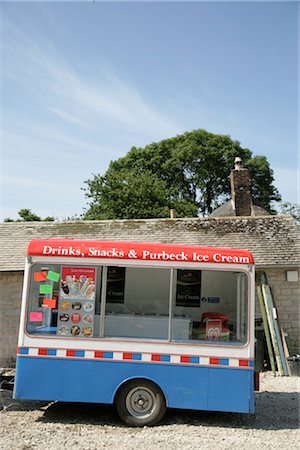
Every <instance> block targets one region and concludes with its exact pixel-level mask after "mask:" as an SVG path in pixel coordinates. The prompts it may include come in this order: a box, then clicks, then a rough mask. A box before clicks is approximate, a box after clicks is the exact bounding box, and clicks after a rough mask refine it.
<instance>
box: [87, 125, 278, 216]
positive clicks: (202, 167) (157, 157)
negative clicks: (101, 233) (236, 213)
mask: <svg viewBox="0 0 300 450" xmlns="http://www.w3.org/2000/svg"><path fill="white" fill-rule="evenodd" d="M236 156H240V157H241V158H242V159H243V161H244V166H246V167H248V168H249V172H250V177H251V190H252V197H253V199H254V200H255V201H257V202H259V203H260V204H261V205H262V206H263V207H264V208H266V209H267V210H269V211H270V210H271V202H272V201H279V200H280V199H281V197H280V195H279V193H278V191H277V189H276V188H275V187H274V185H273V181H274V178H273V171H272V170H271V168H270V165H269V163H268V161H267V158H266V157H265V156H255V157H253V156H252V152H251V151H250V150H249V149H245V148H242V147H241V146H240V143H239V142H238V141H233V140H232V139H231V138H230V136H223V135H216V134H213V133H209V132H207V131H205V130H203V129H199V130H194V131H192V132H186V133H184V134H182V135H179V136H176V137H174V138H171V139H166V140H163V141H161V142H158V143H152V144H150V145H147V146H146V147H144V148H136V147H132V148H131V150H130V151H129V152H128V153H127V154H126V155H125V156H124V157H122V158H120V159H118V160H116V161H112V162H111V163H110V165H109V168H108V170H107V171H106V173H105V174H104V175H103V176H101V175H100V174H94V175H93V176H92V178H91V179H88V180H86V181H85V183H86V185H87V187H86V188H85V189H84V190H85V192H86V197H87V198H88V199H89V201H90V204H89V208H88V210H87V212H86V214H85V216H84V217H85V219H125V218H126V219H130V218H151V217H168V216H169V210H170V209H172V208H173V209H176V213H177V216H178V217H186V216H189V217H193V216H194V217H195V216H198V215H199V214H200V215H203V216H205V215H207V214H209V213H211V211H212V210H213V209H214V208H216V207H218V206H219V205H220V204H221V203H223V202H224V201H226V200H228V199H229V198H230V183H229V174H230V171H231V169H232V168H233V163H234V158H235V157H236Z"/></svg>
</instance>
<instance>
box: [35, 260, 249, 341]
mask: <svg viewBox="0 0 300 450" xmlns="http://www.w3.org/2000/svg"><path fill="white" fill-rule="evenodd" d="M26 314H27V317H26V329H27V332H28V333H29V334H30V335H35V336H53V337H55V336H57V337H66V338H73V339H77V338H86V339H87V338H98V339H99V338H107V339H113V338H124V339H131V338H132V339H135V340H139V339H151V340H153V339H155V340H162V341H176V342H189V341H192V342H193V343H197V342H199V343H201V342H203V341H205V343H216V342H223V343H226V342H227V343H230V344H234V343H236V344H238V345H240V344H242V343H245V342H246V340H247V327H248V279H247V275H246V274H245V273H242V272H235V271H218V270H203V271H201V270H195V269H191V270H188V269H177V270H175V269H170V268H154V267H133V266H130V267H124V266H122V267H121V266H120V267H119V266H108V267H107V266H100V265H97V266H90V265H87V266H85V265H68V264H49V265H45V264H39V263H35V264H33V265H32V267H31V272H30V287H29V298H28V304H27V313H26Z"/></svg>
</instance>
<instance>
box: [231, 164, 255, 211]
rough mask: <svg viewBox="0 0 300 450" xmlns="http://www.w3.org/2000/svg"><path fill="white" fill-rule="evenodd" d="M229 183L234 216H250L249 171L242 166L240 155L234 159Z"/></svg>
mask: <svg viewBox="0 0 300 450" xmlns="http://www.w3.org/2000/svg"><path fill="white" fill-rule="evenodd" d="M230 185H231V198H232V201H233V205H234V209H235V214H236V216H251V212H252V199H251V194H250V178H249V171H248V169H245V168H243V166H242V159H241V158H240V157H237V158H235V160H234V169H233V170H232V171H231V173H230Z"/></svg>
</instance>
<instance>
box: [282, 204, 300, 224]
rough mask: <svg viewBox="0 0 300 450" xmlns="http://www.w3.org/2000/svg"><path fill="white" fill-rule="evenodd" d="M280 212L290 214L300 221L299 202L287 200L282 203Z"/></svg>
mask: <svg viewBox="0 0 300 450" xmlns="http://www.w3.org/2000/svg"><path fill="white" fill-rule="evenodd" d="M280 212H281V213H282V214H289V215H291V216H292V217H294V219H295V220H297V222H299V223H300V205H299V203H290V202H285V203H282V204H281V205H280Z"/></svg>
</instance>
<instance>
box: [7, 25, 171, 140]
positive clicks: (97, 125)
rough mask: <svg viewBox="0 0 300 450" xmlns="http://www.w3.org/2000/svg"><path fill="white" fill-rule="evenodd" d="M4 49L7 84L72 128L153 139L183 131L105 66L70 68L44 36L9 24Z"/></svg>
mask: <svg viewBox="0 0 300 450" xmlns="http://www.w3.org/2000/svg"><path fill="white" fill-rule="evenodd" d="M5 24H6V33H5V39H4V43H3V44H4V45H3V52H4V68H5V70H4V72H5V77H6V79H7V82H8V83H9V82H13V83H16V84H17V85H19V86H20V87H21V89H23V90H24V91H25V92H26V93H27V95H28V94H29V93H30V97H31V98H30V101H31V102H32V103H33V104H36V105H37V106H38V107H39V108H40V110H42V111H43V113H45V112H47V111H50V112H51V113H52V114H53V115H54V117H57V118H59V119H60V120H61V119H62V120H63V121H66V122H67V123H68V124H70V123H71V124H74V125H76V126H80V127H85V128H88V129H93V130H94V131H95V132H97V131H98V130H99V129H101V127H103V128H106V129H107V127H109V128H111V129H118V127H119V128H120V131H121V130H122V129H123V131H127V132H130V133H133V134H135V133H136V134H138V135H141V134H144V135H146V136H147V137H148V139H149V138H151V137H153V138H155V137H157V136H158V135H159V134H161V135H172V134H174V133H176V132H178V131H180V127H179V125H178V124H176V123H175V122H174V121H173V120H171V119H170V118H169V117H168V116H166V115H165V114H163V113H162V112H161V109H160V108H158V107H156V106H154V105H153V104H151V101H150V100H149V99H147V98H145V96H143V95H142V94H141V93H140V92H139V89H138V88H137V87H135V86H133V85H131V83H130V82H129V81H128V80H125V79H123V78H122V77H120V76H119V75H118V74H117V73H116V70H115V69H114V68H112V67H109V65H108V64H107V63H106V62H105V63H103V64H101V66H100V64H99V63H96V62H95V65H94V67H89V72H86V70H85V68H84V67H80V66H77V67H74V66H71V65H70V64H68V63H67V62H66V61H65V60H64V59H63V57H62V55H61V54H60V52H59V49H57V48H54V47H53V46H52V44H51V42H49V41H48V40H45V38H44V37H43V36H41V35H40V36H39V41H38V42H36V41H34V40H33V39H32V38H31V37H30V35H29V34H26V33H25V32H24V31H21V30H19V29H18V28H17V27H16V26H15V25H14V24H13V23H11V22H10V21H9V20H8V19H5Z"/></svg>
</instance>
